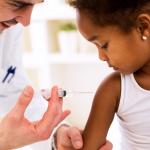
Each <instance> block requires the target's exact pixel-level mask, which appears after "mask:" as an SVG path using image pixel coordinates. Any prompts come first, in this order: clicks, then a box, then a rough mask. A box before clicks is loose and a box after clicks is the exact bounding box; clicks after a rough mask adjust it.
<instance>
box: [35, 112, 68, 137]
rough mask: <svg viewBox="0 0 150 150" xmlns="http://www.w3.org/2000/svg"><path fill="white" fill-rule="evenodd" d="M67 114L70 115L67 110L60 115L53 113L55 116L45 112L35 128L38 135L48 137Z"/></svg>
mask: <svg viewBox="0 0 150 150" xmlns="http://www.w3.org/2000/svg"><path fill="white" fill-rule="evenodd" d="M69 114H70V111H69V110H66V111H64V112H61V113H60V114H56V113H55V115H54V114H53V113H51V114H50V113H47V112H46V113H45V114H44V116H43V118H42V119H41V120H40V121H39V123H38V125H37V127H36V128H37V130H38V132H39V133H40V135H43V134H44V133H46V134H47V137H48V136H50V134H51V132H52V130H53V129H54V127H56V126H57V125H58V123H60V122H61V121H63V120H64V119H65V118H66V117H67V116H68V115H69Z"/></svg>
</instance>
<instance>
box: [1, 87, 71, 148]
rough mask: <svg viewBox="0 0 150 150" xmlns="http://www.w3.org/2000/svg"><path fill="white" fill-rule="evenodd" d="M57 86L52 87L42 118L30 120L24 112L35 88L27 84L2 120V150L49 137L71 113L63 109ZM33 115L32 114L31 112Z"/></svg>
mask: <svg viewBox="0 0 150 150" xmlns="http://www.w3.org/2000/svg"><path fill="white" fill-rule="evenodd" d="M57 90H58V89H57V87H53V88H52V92H51V98H50V101H49V102H48V108H47V111H46V112H45V113H44V115H43V117H42V119H41V120H39V121H36V122H30V121H29V120H27V119H26V118H25V116H24V112H25V110H26V108H27V106H28V105H29V103H30V101H31V100H32V97H33V93H34V91H33V89H32V87H30V86H27V87H26V88H25V89H24V91H23V92H22V94H21V95H20V97H19V100H18V102H17V103H16V105H15V106H14V108H13V109H12V110H11V111H10V112H9V113H8V114H7V115H6V116H5V117H4V118H3V119H2V120H1V122H0V150H8V149H14V148H19V147H22V146H25V145H28V144H32V143H35V142H38V141H42V140H45V139H48V138H49V137H50V135H51V133H52V131H53V129H54V127H56V126H57V124H58V123H60V122H61V121H62V120H64V118H66V117H67V116H68V115H69V113H70V112H69V111H67V110H66V111H64V112H63V111H62V103H63V102H62V98H59V97H58V95H57ZM31 115H32V114H31Z"/></svg>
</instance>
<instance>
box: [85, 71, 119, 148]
mask: <svg viewBox="0 0 150 150" xmlns="http://www.w3.org/2000/svg"><path fill="white" fill-rule="evenodd" d="M120 83H121V82H120V74H119V73H113V74H111V75H110V76H109V77H107V78H106V79H105V80H104V81H103V82H102V84H101V85H100V86H99V88H98V90H97V92H96V95H95V97H94V101H93V104H92V109H91V113H90V116H89V118H88V121H87V124H86V127H85V130H84V132H83V139H84V146H83V150H98V149H99V148H100V147H101V146H102V145H103V144H105V142H106V136H107V132H108V129H109V127H110V125H111V122H112V120H113V118H114V114H115V112H116V111H117V109H118V105H119V99H120V89H121V88H120V87H121V85H120Z"/></svg>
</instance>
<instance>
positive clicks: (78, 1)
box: [66, 0, 150, 32]
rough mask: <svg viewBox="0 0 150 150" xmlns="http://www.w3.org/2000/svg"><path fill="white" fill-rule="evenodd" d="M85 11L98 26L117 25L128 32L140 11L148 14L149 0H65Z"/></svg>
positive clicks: (134, 23) (149, 8)
mask: <svg viewBox="0 0 150 150" xmlns="http://www.w3.org/2000/svg"><path fill="white" fill-rule="evenodd" d="M66 2H67V3H68V4H69V5H70V6H72V7H74V8H76V9H78V10H81V11H84V12H86V13H87V15H88V16H89V17H90V19H91V20H92V22H93V23H94V24H96V25H100V26H108V25H117V26H118V27H120V28H121V29H122V30H123V31H125V32H128V31H130V30H131V29H132V28H133V27H135V26H136V24H137V23H136V20H137V17H138V16H139V15H140V14H141V13H149V14H150V0H66Z"/></svg>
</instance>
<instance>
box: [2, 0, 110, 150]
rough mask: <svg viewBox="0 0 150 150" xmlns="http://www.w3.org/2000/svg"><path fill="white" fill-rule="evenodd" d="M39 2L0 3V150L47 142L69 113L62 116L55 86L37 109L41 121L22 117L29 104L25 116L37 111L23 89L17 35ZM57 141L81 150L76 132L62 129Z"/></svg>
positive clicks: (15, 0)
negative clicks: (45, 100)
mask: <svg viewBox="0 0 150 150" xmlns="http://www.w3.org/2000/svg"><path fill="white" fill-rule="evenodd" d="M41 2H42V1H41V0H0V116H4V115H5V116H4V117H3V118H2V119H1V121H0V150H8V149H14V148H19V147H22V146H25V145H28V144H31V143H35V142H39V141H42V140H45V139H48V138H49V136H50V135H51V133H52V130H53V129H54V127H55V126H56V125H57V124H58V123H60V122H61V121H62V120H63V119H64V118H66V117H67V116H68V114H69V113H70V112H69V111H68V110H66V111H64V112H62V100H61V98H59V97H58V95H57V90H58V88H57V87H56V86H55V87H53V88H52V91H51V100H50V101H49V102H48V104H47V105H46V104H43V106H40V107H43V108H45V106H46V107H47V109H46V111H45V112H42V113H44V115H43V117H42V119H41V120H39V121H35V122H31V121H29V120H27V119H26V118H25V115H24V113H25V111H26V109H27V106H28V105H29V103H31V100H32V105H31V111H30V110H29V115H31V112H32V113H33V116H34V113H35V112H36V111H32V110H34V108H36V109H37V108H39V107H34V106H35V104H36V101H34V100H33V99H34V98H33V95H34V91H33V89H32V87H31V86H27V85H28V83H29V82H28V80H27V78H26V75H25V73H24V71H23V69H22V49H21V31H22V25H23V26H27V25H29V23H30V17H31V13H32V9H33V7H34V5H35V4H37V3H41ZM21 24H22V25H21ZM14 25H15V26H14ZM6 29H7V30H6ZM21 91H22V92H21ZM33 101H34V102H33ZM32 106H33V107H32ZM42 110H43V109H42ZM6 112H7V114H6ZM34 119H37V118H36V117H35V118H33V120H34ZM38 119H39V118H38ZM60 129H61V130H60ZM62 135H64V136H62ZM57 137H59V140H58V141H57V144H58V145H61V146H62V147H63V148H64V150H65V149H66V150H68V149H67V148H68V146H69V147H70V148H71V147H72V146H74V145H76V144H75V143H76V140H78V143H80V145H79V147H80V146H82V138H81V133H80V131H79V129H75V130H74V128H73V127H66V126H65V127H64V126H63V125H62V126H61V127H60V128H59V129H58V130H57ZM74 140H75V141H74ZM64 141H66V142H65V144H64V143H63V142H64ZM66 143H67V146H66ZM107 145H109V144H106V149H107V148H108V147H107ZM74 147H75V148H76V146H74ZM79 147H77V148H79ZM106 149H105V150H106Z"/></svg>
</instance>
